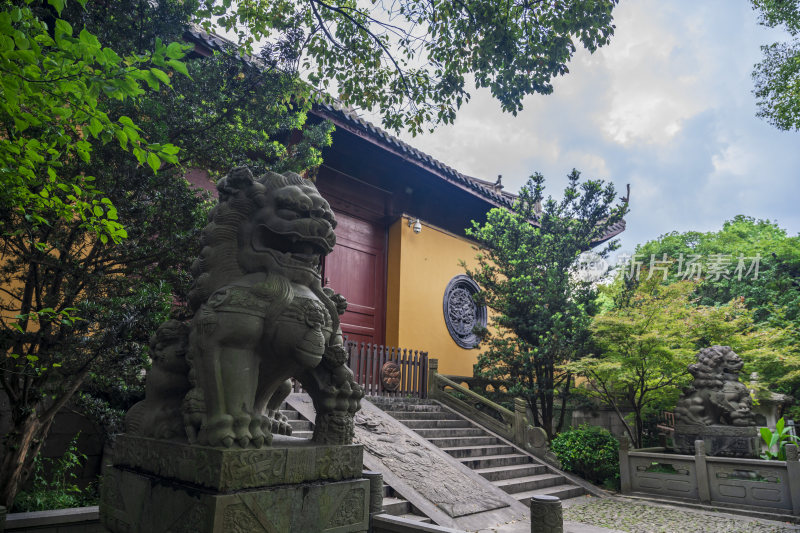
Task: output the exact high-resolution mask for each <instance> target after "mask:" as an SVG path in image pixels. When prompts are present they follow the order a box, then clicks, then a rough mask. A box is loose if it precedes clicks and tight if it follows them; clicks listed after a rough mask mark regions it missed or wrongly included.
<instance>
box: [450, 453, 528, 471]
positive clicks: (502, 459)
mask: <svg viewBox="0 0 800 533" xmlns="http://www.w3.org/2000/svg"><path fill="white" fill-rule="evenodd" d="M459 461H461V463H462V464H464V465H465V466H468V467H469V468H472V469H476V468H493V467H497V466H507V465H526V464H531V459H530V457H528V456H527V455H522V454H521V453H509V454H500V455H488V456H485V457H463V458H460V459H459Z"/></svg>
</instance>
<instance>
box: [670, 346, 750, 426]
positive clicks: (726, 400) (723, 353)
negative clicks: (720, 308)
mask: <svg viewBox="0 0 800 533" xmlns="http://www.w3.org/2000/svg"><path fill="white" fill-rule="evenodd" d="M743 365H744V362H743V361H742V359H741V358H740V357H739V356H738V355H736V353H734V351H733V350H732V349H731V347H730V346H711V347H709V348H705V349H703V350H701V351H700V352H699V353H698V354H697V363H695V364H693V365H690V366H689V373H690V374H692V376H694V382H693V383H692V385H691V386H690V387H688V388H687V389H686V390H685V391H684V394H683V396H681V399H680V400H678V404H677V405H676V406H675V419H676V420H675V421H676V423H682V424H695V425H703V426H711V425H731V426H755V425H756V422H755V418H754V416H753V413H752V412H751V410H750V408H751V406H752V402H751V399H750V391H748V390H747V387H746V386H745V385H744V384H743V383H742V382H740V381H739V371H740V370H741V369H742V366H743Z"/></svg>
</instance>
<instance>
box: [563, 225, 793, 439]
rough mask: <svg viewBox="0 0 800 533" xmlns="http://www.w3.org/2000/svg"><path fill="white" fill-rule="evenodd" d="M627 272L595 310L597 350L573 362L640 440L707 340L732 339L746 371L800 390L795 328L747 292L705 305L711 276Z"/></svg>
mask: <svg viewBox="0 0 800 533" xmlns="http://www.w3.org/2000/svg"><path fill="white" fill-rule="evenodd" d="M698 235H700V236H701V237H702V236H703V234H698ZM672 237H676V236H675V235H673V236H672ZM662 240H663V238H662ZM700 240H701V241H702V240H703V239H702V238H701V239H700ZM648 244H650V243H648ZM640 249H641V248H640ZM626 278H627V276H626V274H625V273H624V272H622V273H620V274H619V275H618V278H617V279H616V280H615V282H614V283H613V285H612V286H610V287H605V288H603V289H602V290H603V292H605V293H606V294H605V296H606V298H605V299H606V300H607V301H608V300H610V301H611V302H612V303H611V305H610V306H609V308H607V309H606V310H605V312H602V313H599V314H598V315H597V316H595V317H594V320H593V323H592V333H593V340H594V350H593V352H592V355H591V356H590V357H586V358H583V359H581V360H579V361H575V362H572V363H570V364H568V365H566V369H568V370H569V371H572V372H574V373H576V374H578V375H581V376H583V377H584V378H585V381H584V382H583V383H582V385H581V389H582V392H583V393H584V394H586V395H587V396H589V397H591V398H594V399H596V400H598V401H600V402H601V403H603V404H605V405H607V406H609V407H611V408H612V409H614V411H615V412H616V414H617V416H618V417H619V419H620V421H621V422H622V424H623V426H624V427H625V430H626V432H627V433H628V436H629V437H630V439H631V441H632V442H633V443H634V446H635V447H642V446H643V444H644V442H643V441H644V436H645V435H644V429H645V427H646V421H647V419H648V418H652V416H653V415H655V414H657V413H659V412H660V411H663V410H671V409H672V408H673V407H674V406H675V403H676V401H677V399H678V397H679V395H680V391H681V388H682V387H683V386H685V385H688V384H689V382H690V381H691V378H690V376H689V374H688V373H687V368H688V365H689V364H691V363H693V362H694V355H695V354H696V353H697V352H698V351H699V350H701V349H703V348H707V347H709V346H712V345H715V344H719V345H727V346H731V347H732V348H733V350H734V351H735V352H736V353H737V354H739V355H740V356H741V357H742V360H743V361H744V362H745V367H744V369H743V377H744V378H745V379H746V378H747V376H749V374H750V373H751V372H758V373H759V375H760V376H761V377H762V379H761V385H762V386H766V388H774V387H776V386H779V387H781V388H783V389H784V390H786V391H788V392H790V393H792V392H796V391H797V390H799V389H798V385H800V352H799V351H798V348H800V347H799V346H798V343H797V342H796V340H795V339H794V333H793V330H792V329H791V328H788V327H782V326H777V325H770V324H765V323H758V322H757V321H756V319H755V312H754V311H752V310H750V309H748V308H747V306H746V305H745V300H744V298H742V297H736V298H733V299H732V300H731V301H729V302H726V303H724V304H718V303H717V304H714V303H712V304H711V305H703V304H702V303H701V301H702V299H703V297H702V296H698V294H700V295H702V294H703V293H702V291H701V290H700V287H701V286H702V284H703V283H706V281H707V280H706V281H689V280H680V281H675V280H672V279H668V280H667V282H666V283H665V282H664V281H663V280H662V279H661V276H650V273H649V272H646V271H645V272H644V273H643V274H642V275H641V276H640V278H639V280H632V283H630V282H629V280H628V279H626ZM609 296H610V297H609ZM626 411H628V412H630V413H631V417H632V422H631V421H630V420H628V415H627V414H626Z"/></svg>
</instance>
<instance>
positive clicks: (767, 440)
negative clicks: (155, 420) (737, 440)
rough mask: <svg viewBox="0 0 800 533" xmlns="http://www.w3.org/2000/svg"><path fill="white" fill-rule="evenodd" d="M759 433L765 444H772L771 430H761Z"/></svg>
mask: <svg viewBox="0 0 800 533" xmlns="http://www.w3.org/2000/svg"><path fill="white" fill-rule="evenodd" d="M759 432H761V439H762V440H763V441H764V444H769V443H770V442H772V431H770V429H769V428H759Z"/></svg>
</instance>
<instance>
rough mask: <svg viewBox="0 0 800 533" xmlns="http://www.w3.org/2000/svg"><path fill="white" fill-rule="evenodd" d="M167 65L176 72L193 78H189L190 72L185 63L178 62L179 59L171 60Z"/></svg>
mask: <svg viewBox="0 0 800 533" xmlns="http://www.w3.org/2000/svg"><path fill="white" fill-rule="evenodd" d="M167 65H169V66H170V67H172V68H173V69H174V70H175V72H178V73H180V74H183V75H184V76H186V77H187V78H191V76H189V71H188V70H187V68H186V64H185V63H183V62H182V61H178V60H177V59H170V60H169V61H167Z"/></svg>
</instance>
